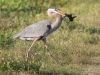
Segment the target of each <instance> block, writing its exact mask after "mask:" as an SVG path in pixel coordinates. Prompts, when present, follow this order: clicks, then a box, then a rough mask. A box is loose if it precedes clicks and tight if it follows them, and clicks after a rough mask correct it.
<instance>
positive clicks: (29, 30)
mask: <svg viewBox="0 0 100 75" xmlns="http://www.w3.org/2000/svg"><path fill="white" fill-rule="evenodd" d="M50 26H51V21H49V20H44V21H41V22H38V23H35V24H32V25H30V26H28V27H26V28H25V29H23V30H22V31H21V32H19V33H18V34H15V35H14V36H13V38H35V37H41V36H44V35H45V33H47V32H48V31H49V30H50Z"/></svg>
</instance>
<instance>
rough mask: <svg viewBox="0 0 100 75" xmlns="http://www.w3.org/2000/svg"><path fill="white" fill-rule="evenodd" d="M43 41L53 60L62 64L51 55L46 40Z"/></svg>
mask: <svg viewBox="0 0 100 75" xmlns="http://www.w3.org/2000/svg"><path fill="white" fill-rule="evenodd" d="M42 41H43V42H44V44H45V47H46V50H47V52H48V55H49V56H50V57H51V58H53V59H54V60H55V61H56V62H57V63H58V64H60V63H59V62H58V61H57V60H56V59H55V57H54V56H53V55H52V54H51V53H50V51H49V49H48V45H47V42H46V39H43V40H42Z"/></svg>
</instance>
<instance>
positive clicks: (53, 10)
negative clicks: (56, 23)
mask: <svg viewBox="0 0 100 75" xmlns="http://www.w3.org/2000/svg"><path fill="white" fill-rule="evenodd" d="M48 11H52V12H54V13H58V12H57V11H55V9H48Z"/></svg>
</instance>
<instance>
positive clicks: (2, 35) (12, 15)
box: [0, 0, 100, 75]
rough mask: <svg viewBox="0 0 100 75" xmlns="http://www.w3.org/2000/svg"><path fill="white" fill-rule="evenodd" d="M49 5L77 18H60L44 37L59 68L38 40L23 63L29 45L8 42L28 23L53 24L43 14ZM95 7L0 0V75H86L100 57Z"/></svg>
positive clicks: (89, 2)
mask: <svg viewBox="0 0 100 75" xmlns="http://www.w3.org/2000/svg"><path fill="white" fill-rule="evenodd" d="M49 6H56V7H59V8H60V9H61V10H62V11H64V12H68V13H72V14H74V15H76V16H77V18H76V19H75V20H74V21H73V22H69V20H68V19H67V18H66V19H64V20H63V22H62V25H61V27H60V28H59V29H58V30H57V31H56V32H54V33H53V34H52V35H50V36H48V38H47V42H48V43H49V49H50V52H51V53H52V54H53V56H54V57H55V58H56V59H57V60H58V61H59V62H60V63H62V64H63V66H60V65H58V64H57V63H56V62H55V61H54V60H52V59H50V58H49V56H48V55H47V54H46V51H45V47H44V44H43V42H41V41H40V42H37V43H35V44H34V47H33V48H32V50H31V54H30V58H29V61H28V62H26V61H25V56H26V51H27V49H28V48H29V46H30V45H31V43H32V42H29V41H22V40H18V39H17V40H13V39H12V36H13V35H14V34H16V33H18V32H19V31H21V30H22V29H23V28H25V27H26V26H28V25H30V24H33V23H36V22H39V21H42V20H44V19H51V20H52V21H54V20H55V19H52V18H50V17H48V16H47V14H46V10H47V9H48V8H49ZM99 7H100V1H99V0H96V1H95V0H84V1H83V0H78V1H76V0H59V1H56V0H50V1H47V0H41V1H39V0H29V1H28V0H18V1H16V0H10V3H9V0H0V75H83V74H88V75H89V74H90V73H87V72H88V71H86V70H87V69H88V68H89V67H92V66H94V64H95V63H94V62H95V61H93V60H95V59H96V60H97V59H98V58H99V57H100V50H99V47H100V21H99V20H100V14H99V13H100V9H99ZM94 58H95V59H94ZM92 61H93V63H92ZM96 63H97V61H96ZM98 63H99V64H100V62H98ZM97 68H100V67H99V66H98V67H97ZM94 73H95V72H94ZM98 73H99V72H98Z"/></svg>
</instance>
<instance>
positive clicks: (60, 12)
mask: <svg viewBox="0 0 100 75" xmlns="http://www.w3.org/2000/svg"><path fill="white" fill-rule="evenodd" d="M58 13H59V14H60V15H62V16H65V14H66V13H65V12H62V11H60V10H59V11H58Z"/></svg>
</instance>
